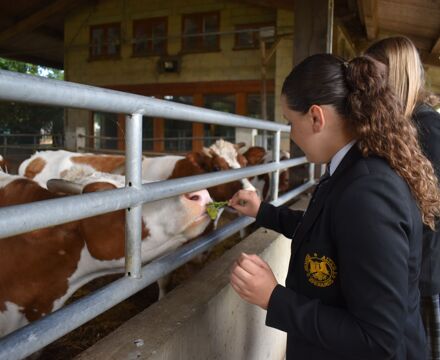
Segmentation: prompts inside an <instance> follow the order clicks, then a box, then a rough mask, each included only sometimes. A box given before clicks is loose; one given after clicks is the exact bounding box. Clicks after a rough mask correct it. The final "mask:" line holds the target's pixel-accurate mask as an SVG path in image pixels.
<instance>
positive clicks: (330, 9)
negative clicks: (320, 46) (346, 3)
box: [325, 0, 335, 54]
mask: <svg viewBox="0 0 440 360" xmlns="http://www.w3.org/2000/svg"><path fill="white" fill-rule="evenodd" d="M327 6H328V12H327V39H326V44H325V52H326V53H328V54H331V53H332V52H333V20H334V16H333V14H334V9H335V3H334V0H328V3H327Z"/></svg>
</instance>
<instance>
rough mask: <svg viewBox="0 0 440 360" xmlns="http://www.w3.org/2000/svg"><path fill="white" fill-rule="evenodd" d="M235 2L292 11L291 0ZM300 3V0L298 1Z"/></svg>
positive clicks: (237, 0) (247, 0) (245, 0)
mask: <svg viewBox="0 0 440 360" xmlns="http://www.w3.org/2000/svg"><path fill="white" fill-rule="evenodd" d="M235 1H236V2H241V3H246V4H250V5H257V6H263V7H270V8H276V9H285V10H292V11H293V6H294V5H293V3H294V1H293V0H235ZM299 1H302V0H299Z"/></svg>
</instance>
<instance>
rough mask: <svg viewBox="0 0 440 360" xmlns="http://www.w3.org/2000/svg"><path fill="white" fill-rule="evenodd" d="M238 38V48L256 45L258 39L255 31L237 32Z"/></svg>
mask: <svg viewBox="0 0 440 360" xmlns="http://www.w3.org/2000/svg"><path fill="white" fill-rule="evenodd" d="M242 31H244V30H242ZM236 39H237V44H236V45H235V46H236V47H238V48H253V47H256V41H255V36H254V32H253V31H246V32H240V33H238V34H237V38H236Z"/></svg>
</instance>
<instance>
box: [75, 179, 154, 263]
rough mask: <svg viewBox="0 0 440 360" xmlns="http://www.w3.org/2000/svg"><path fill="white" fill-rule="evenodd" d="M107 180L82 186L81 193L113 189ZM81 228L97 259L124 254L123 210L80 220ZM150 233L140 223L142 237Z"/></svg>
mask: <svg viewBox="0 0 440 360" xmlns="http://www.w3.org/2000/svg"><path fill="white" fill-rule="evenodd" d="M115 188H116V186H115V185H113V184H110V183H108V182H96V183H92V184H89V185H87V186H85V187H84V189H83V193H90V192H96V191H105V190H112V189H115ZM81 229H82V233H83V235H84V238H85V239H86V243H87V248H88V250H89V252H90V254H91V255H92V256H93V257H94V258H95V259H98V260H116V259H120V258H122V257H123V256H124V254H125V210H118V211H114V212H111V213H108V214H103V215H98V216H93V217H91V218H88V219H84V220H82V221H81ZM149 235H150V232H149V230H148V228H146V227H145V224H143V223H142V239H145V238H146V237H147V236H149Z"/></svg>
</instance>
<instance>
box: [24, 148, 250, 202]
mask: <svg viewBox="0 0 440 360" xmlns="http://www.w3.org/2000/svg"><path fill="white" fill-rule="evenodd" d="M242 146H244V144H232V143H230V142H227V141H224V140H217V141H216V142H215V143H214V144H213V145H211V146H210V147H209V148H203V150H202V151H193V152H190V153H188V154H187V155H186V156H176V155H167V156H160V157H152V158H146V157H144V158H143V159H142V179H143V180H144V181H158V180H167V179H175V178H180V177H184V176H192V175H200V174H205V173H210V172H215V171H222V170H229V169H238V168H241V167H245V166H246V164H247V160H246V158H245V157H244V156H243V155H241V154H240V153H239V152H238V149H239V148H240V147H242ZM73 166H83V167H85V168H86V169H89V170H90V171H92V170H93V171H100V172H107V173H113V174H124V166H125V157H124V156H119V155H117V156H115V155H97V154H81V153H74V152H69V151H65V150H59V151H40V152H37V153H35V154H34V155H32V156H31V157H30V158H29V159H27V160H25V161H24V162H23V163H22V164H21V165H20V167H19V170H18V173H19V174H20V175H22V176H26V177H28V178H30V179H33V180H35V181H36V182H38V183H39V184H40V185H41V186H42V187H45V186H46V182H47V180H49V179H52V178H63V177H64V173H65V171H67V170H69V169H70V168H71V167H73ZM242 188H244V189H250V190H255V189H254V187H253V186H252V185H251V183H250V182H249V181H248V180H247V179H243V180H241V181H233V182H230V183H227V184H221V185H217V186H213V187H211V188H209V189H208V191H209V193H210V195H211V197H212V198H213V199H214V200H216V201H224V200H228V199H230V198H231V197H232V195H234V194H235V192H237V191H238V190H240V189H242Z"/></svg>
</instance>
